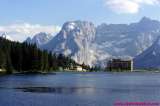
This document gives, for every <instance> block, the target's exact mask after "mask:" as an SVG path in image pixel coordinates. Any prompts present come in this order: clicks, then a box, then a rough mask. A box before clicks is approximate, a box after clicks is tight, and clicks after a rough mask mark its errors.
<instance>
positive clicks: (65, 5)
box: [0, 0, 160, 40]
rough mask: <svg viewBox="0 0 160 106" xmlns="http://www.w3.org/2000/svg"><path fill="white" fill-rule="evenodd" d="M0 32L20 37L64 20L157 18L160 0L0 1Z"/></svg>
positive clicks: (48, 29) (55, 26)
mask: <svg viewBox="0 0 160 106" xmlns="http://www.w3.org/2000/svg"><path fill="white" fill-rule="evenodd" d="M0 5H1V6H0V33H3V32H6V33H7V34H9V35H11V36H12V37H14V38H15V39H20V40H24V39H25V38H26V36H33V35H34V34H36V33H38V32H47V33H52V34H53V35H54V34H56V33H57V32H58V31H59V30H60V28H61V26H62V25H63V23H64V22H66V21H74V20H85V21H91V22H93V23H94V24H95V25H96V26H97V25H99V24H101V23H104V22H105V23H108V24H110V23H131V22H137V21H139V20H140V19H141V18H142V17H144V16H146V17H150V18H152V19H156V20H160V0H0ZM17 35H18V36H17Z"/></svg>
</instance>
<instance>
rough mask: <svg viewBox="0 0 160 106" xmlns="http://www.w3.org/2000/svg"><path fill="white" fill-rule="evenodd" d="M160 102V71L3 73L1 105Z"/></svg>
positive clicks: (90, 105)
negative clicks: (46, 73) (47, 73)
mask: <svg viewBox="0 0 160 106" xmlns="http://www.w3.org/2000/svg"><path fill="white" fill-rule="evenodd" d="M117 101H121V102H159V101H160V73H140V72H137V73H57V74H56V75H54V74H50V75H8V76H0V106H113V104H114V103H115V102H117Z"/></svg>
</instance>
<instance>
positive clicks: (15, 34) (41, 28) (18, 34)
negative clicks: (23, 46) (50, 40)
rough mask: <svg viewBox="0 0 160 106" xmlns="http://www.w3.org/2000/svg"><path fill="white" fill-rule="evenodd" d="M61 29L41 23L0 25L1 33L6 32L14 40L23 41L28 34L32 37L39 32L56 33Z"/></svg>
mask: <svg viewBox="0 0 160 106" xmlns="http://www.w3.org/2000/svg"><path fill="white" fill-rule="evenodd" d="M59 31H60V27H59V26H54V25H53V26H52V25H48V26H45V25H39V24H29V23H21V24H11V25H5V26H0V34H2V33H4V32H6V34H8V35H9V36H11V37H12V38H13V39H14V40H17V41H23V40H25V39H26V38H27V37H28V36H30V37H32V36H34V35H35V34H36V33H39V32H46V33H51V34H52V35H54V34H56V33H57V32H59Z"/></svg>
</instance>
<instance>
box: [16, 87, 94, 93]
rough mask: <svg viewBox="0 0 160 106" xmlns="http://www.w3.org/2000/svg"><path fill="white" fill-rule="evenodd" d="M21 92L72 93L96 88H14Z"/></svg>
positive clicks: (92, 90)
mask: <svg viewBox="0 0 160 106" xmlns="http://www.w3.org/2000/svg"><path fill="white" fill-rule="evenodd" d="M14 89H17V90H20V91H23V92H32V93H58V94H72V93H79V94H81V93H84V94H85V93H91V92H94V91H95V90H96V88H92V87H19V88H14Z"/></svg>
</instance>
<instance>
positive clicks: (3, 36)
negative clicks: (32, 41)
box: [1, 33, 14, 41]
mask: <svg viewBox="0 0 160 106" xmlns="http://www.w3.org/2000/svg"><path fill="white" fill-rule="evenodd" d="M1 37H2V38H5V39H7V40H10V41H14V40H13V38H11V37H10V36H9V35H7V34H6V33H3V34H2V35H1Z"/></svg>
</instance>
